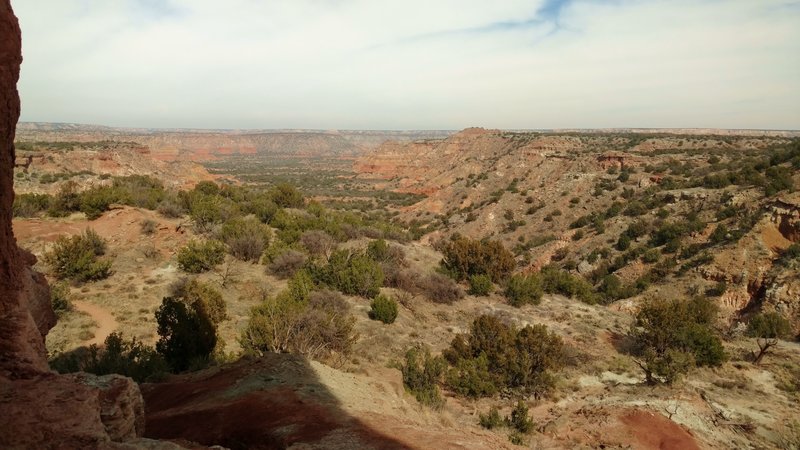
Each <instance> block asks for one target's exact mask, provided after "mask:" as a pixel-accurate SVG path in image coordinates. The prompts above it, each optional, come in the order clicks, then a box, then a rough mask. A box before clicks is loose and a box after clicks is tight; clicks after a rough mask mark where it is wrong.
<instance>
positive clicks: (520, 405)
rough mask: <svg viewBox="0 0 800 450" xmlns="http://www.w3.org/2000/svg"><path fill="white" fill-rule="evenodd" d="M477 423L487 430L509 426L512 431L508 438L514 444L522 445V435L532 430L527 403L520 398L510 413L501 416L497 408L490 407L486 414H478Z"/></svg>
mask: <svg viewBox="0 0 800 450" xmlns="http://www.w3.org/2000/svg"><path fill="white" fill-rule="evenodd" d="M478 423H479V424H480V425H481V426H482V427H483V428H486V429H487V430H493V429H496V428H500V427H509V428H511V430H512V432H511V434H510V435H509V437H508V439H509V440H510V441H511V442H512V443H513V444H515V445H523V444H524V442H525V439H524V438H523V435H525V434H528V433H530V432H531V431H533V419H531V417H530V415H529V414H528V405H526V404H525V402H523V401H522V400H518V401H517V403H516V405H515V406H514V409H512V410H511V414H509V415H508V416H506V418H505V419H504V418H502V417H501V416H500V411H498V410H497V408H492V409H490V410H489V412H488V413H486V414H483V413H481V414H478Z"/></svg>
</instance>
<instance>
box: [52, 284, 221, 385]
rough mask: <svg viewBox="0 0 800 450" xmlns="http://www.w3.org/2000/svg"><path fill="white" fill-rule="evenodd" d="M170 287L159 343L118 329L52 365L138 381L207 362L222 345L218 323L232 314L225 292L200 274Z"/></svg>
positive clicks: (160, 311)
mask: <svg viewBox="0 0 800 450" xmlns="http://www.w3.org/2000/svg"><path fill="white" fill-rule="evenodd" d="M170 291H171V295H170V296H169V297H165V298H164V299H163V301H162V303H161V306H160V307H159V308H158V310H157V311H156V313H155V317H156V322H157V324H158V335H159V340H158V342H157V343H156V346H155V348H153V347H150V346H147V345H144V344H143V343H141V342H139V341H137V340H136V338H133V339H132V340H126V339H125V338H124V337H123V336H122V334H119V333H112V334H110V335H109V336H108V337H107V338H106V340H105V342H104V346H103V347H102V348H100V347H98V346H96V345H91V346H90V347H88V348H86V347H82V348H79V349H77V350H75V351H72V352H69V353H65V354H61V355H59V356H58V357H56V358H54V359H53V360H51V361H50V367H52V368H53V369H55V370H57V371H58V372H61V373H70V372H78V371H84V372H89V373H93V374H96V375H106V374H109V373H118V374H122V375H125V376H129V377H131V378H133V379H134V380H136V381H138V382H145V381H158V380H159V379H161V378H162V377H163V376H164V375H166V374H167V373H170V372H182V371H185V370H189V369H199V368H202V367H205V366H206V365H207V364H208V363H209V362H210V360H211V356H212V352H213V351H214V350H215V348H216V346H217V326H218V324H219V323H220V322H221V321H222V320H225V319H226V318H227V314H226V312H225V311H226V308H225V302H224V301H223V300H222V295H221V294H220V293H219V292H218V291H216V290H215V289H214V288H213V287H211V286H210V285H208V284H205V283H201V282H199V281H197V280H194V279H184V280H180V281H179V282H177V283H176V284H175V285H173V286H171V287H170Z"/></svg>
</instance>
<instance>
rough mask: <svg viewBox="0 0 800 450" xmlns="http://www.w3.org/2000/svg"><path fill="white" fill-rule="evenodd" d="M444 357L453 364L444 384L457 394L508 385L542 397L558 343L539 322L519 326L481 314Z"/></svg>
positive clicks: (557, 359)
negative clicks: (522, 326) (467, 332)
mask: <svg viewBox="0 0 800 450" xmlns="http://www.w3.org/2000/svg"><path fill="white" fill-rule="evenodd" d="M443 355H444V358H445V359H446V360H447V361H448V362H449V363H450V365H451V366H452V367H451V368H450V370H449V371H448V373H447V375H446V383H447V385H448V386H449V387H450V389H452V390H453V391H454V392H457V393H458V394H460V395H464V396H467V397H485V396H489V395H492V394H494V393H495V392H497V391H498V390H499V389H506V388H508V389H512V390H517V391H519V392H521V393H525V394H528V395H531V394H532V395H535V396H542V395H544V394H546V393H547V392H549V390H550V389H551V388H552V387H553V381H554V380H553V376H552V372H553V371H554V370H557V369H559V368H560V367H561V366H562V364H563V343H562V341H561V338H560V337H558V336H557V335H555V334H553V333H550V332H549V331H548V330H547V327H546V326H544V325H533V326H530V325H528V326H526V327H524V328H522V329H519V330H518V329H517V328H515V327H514V326H511V325H506V324H504V323H503V322H501V321H500V320H499V319H497V318H496V317H494V316H489V315H483V316H480V317H478V318H477V319H475V320H474V321H473V323H472V326H471V328H470V332H469V334H466V335H458V336H456V338H455V339H453V342H452V343H451V344H450V347H449V348H448V349H447V350H445V351H444V353H443Z"/></svg>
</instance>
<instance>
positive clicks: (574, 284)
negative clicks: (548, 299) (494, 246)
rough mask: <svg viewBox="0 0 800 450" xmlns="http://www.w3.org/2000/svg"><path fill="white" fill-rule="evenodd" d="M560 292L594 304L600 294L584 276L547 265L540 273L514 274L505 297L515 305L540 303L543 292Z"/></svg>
mask: <svg viewBox="0 0 800 450" xmlns="http://www.w3.org/2000/svg"><path fill="white" fill-rule="evenodd" d="M545 292H546V293H548V294H560V295H564V296H566V297H570V298H577V299H578V300H580V301H582V302H584V303H588V304H594V303H597V302H598V301H599V296H598V294H597V293H596V292H595V290H594V287H593V286H592V285H591V284H590V283H589V282H588V281H586V280H585V279H584V278H583V277H581V276H578V275H572V274H570V273H569V272H567V271H565V270H563V269H559V268H557V267H555V266H547V267H545V268H543V269H542V270H541V271H540V272H539V273H535V274H530V275H522V274H516V275H514V276H512V277H511V278H510V279H509V280H508V282H507V283H506V287H505V297H506V299H507V300H508V302H509V303H510V304H511V305H513V306H517V307H519V306H522V305H526V304H533V305H538V304H539V302H540V301H541V298H542V294H543V293H545Z"/></svg>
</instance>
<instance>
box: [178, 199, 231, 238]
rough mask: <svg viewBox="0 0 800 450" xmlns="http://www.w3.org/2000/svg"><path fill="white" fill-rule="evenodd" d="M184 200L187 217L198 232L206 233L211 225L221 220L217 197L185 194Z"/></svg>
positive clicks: (219, 203)
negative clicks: (186, 203) (185, 199)
mask: <svg viewBox="0 0 800 450" xmlns="http://www.w3.org/2000/svg"><path fill="white" fill-rule="evenodd" d="M186 198H187V202H188V208H187V209H188V210H189V217H190V218H191V219H192V222H193V223H194V226H195V227H196V228H197V229H198V230H199V231H201V232H205V231H208V230H210V229H211V226H212V225H214V224H215V223H218V222H220V221H221V220H222V202H221V200H220V198H219V197H215V196H208V195H201V194H195V195H189V194H187V196H186Z"/></svg>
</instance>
